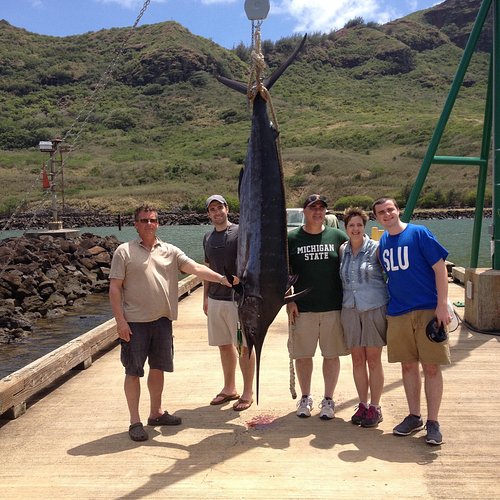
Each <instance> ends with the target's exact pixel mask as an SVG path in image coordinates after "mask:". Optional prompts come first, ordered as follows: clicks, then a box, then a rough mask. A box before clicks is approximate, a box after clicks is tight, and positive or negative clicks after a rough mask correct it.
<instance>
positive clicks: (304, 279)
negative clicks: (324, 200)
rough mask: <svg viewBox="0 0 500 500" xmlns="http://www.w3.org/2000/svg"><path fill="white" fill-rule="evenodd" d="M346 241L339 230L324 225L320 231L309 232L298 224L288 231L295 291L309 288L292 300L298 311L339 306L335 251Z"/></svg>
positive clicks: (339, 296)
mask: <svg viewBox="0 0 500 500" xmlns="http://www.w3.org/2000/svg"><path fill="white" fill-rule="evenodd" d="M345 241H347V236H346V235H345V234H344V233H343V232H342V231H340V230H339V229H334V228H331V227H326V228H325V229H324V231H323V232H322V233H320V234H309V233H306V232H305V231H304V229H303V228H302V227H299V228H298V229H294V230H293V231H290V232H289V233H288V258H289V263H290V273H291V274H296V275H298V280H297V282H296V283H295V285H294V291H295V293H297V292H300V291H301V290H305V289H306V288H309V287H311V288H312V289H311V291H310V292H309V293H308V294H307V295H305V296H304V297H301V298H299V299H298V300H296V304H297V307H298V308H299V311H300V312H323V311H339V310H340V309H342V281H341V280H340V273H339V268H340V259H339V254H338V250H339V248H340V245H342V243H344V242H345Z"/></svg>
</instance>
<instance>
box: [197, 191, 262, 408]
mask: <svg viewBox="0 0 500 500" xmlns="http://www.w3.org/2000/svg"><path fill="white" fill-rule="evenodd" d="M206 207H207V212H208V217H209V218H210V221H211V222H212V224H213V225H214V229H213V230H212V231H211V232H209V233H207V234H205V236H204V238H203V249H204V252H205V264H206V265H207V266H209V267H210V268H211V269H213V270H217V272H220V273H221V274H230V275H236V258H237V253H238V225H237V224H232V223H231V222H229V220H228V213H229V207H228V204H227V202H226V200H225V199H224V198H223V197H222V196H220V195H217V194H216V195H213V196H210V197H209V198H208V199H207V202H206ZM225 288H226V290H224V289H225ZM203 292H204V296H203V311H204V312H205V314H206V315H207V328H208V344H209V345H212V346H218V347H219V351H220V359H221V364H222V372H223V376H224V386H223V388H222V390H221V391H220V392H219V393H218V394H217V396H215V398H213V399H212V401H211V402H210V404H211V405H220V404H224V403H226V402H228V401H232V400H237V401H236V402H235V403H234V404H233V409H234V410H235V411H242V410H246V409H248V408H250V406H251V405H252V402H253V378H254V372H255V353H254V352H253V351H252V354H251V356H250V357H248V350H247V347H246V341H245V337H244V336H241V345H240V347H241V356H240V368H241V373H242V375H243V392H242V394H241V396H240V395H239V394H238V392H237V390H236V364H237V361H238V350H237V346H238V342H239V339H238V336H237V331H238V308H237V306H236V304H235V302H234V301H233V294H232V290H230V289H229V288H227V287H225V286H222V285H219V284H217V283H210V282H208V281H207V282H205V283H204V291H203ZM228 292H229V293H228Z"/></svg>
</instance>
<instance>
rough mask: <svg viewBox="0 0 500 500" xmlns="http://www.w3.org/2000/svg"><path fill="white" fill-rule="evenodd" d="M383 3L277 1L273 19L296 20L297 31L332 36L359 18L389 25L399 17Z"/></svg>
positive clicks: (359, 0)
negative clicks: (284, 16) (389, 22)
mask: <svg viewBox="0 0 500 500" xmlns="http://www.w3.org/2000/svg"><path fill="white" fill-rule="evenodd" d="M388 3H389V2H387V1H383V0H335V1H332V0H276V1H275V2H273V5H272V10H271V12H272V13H273V15H276V14H279V15H286V16H288V17H289V18H292V19H294V20H295V28H294V31H297V32H304V31H308V32H315V31H320V32H329V31H332V30H334V29H339V28H342V27H343V26H344V25H345V23H346V22H347V21H349V20H351V19H353V18H355V17H362V18H363V19H364V20H365V21H376V22H379V23H385V22H387V21H389V20H391V19H394V18H395V17H396V11H395V10H394V9H393V8H391V7H390V6H389V7H388V6H387V4H388Z"/></svg>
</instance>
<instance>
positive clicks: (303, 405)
mask: <svg viewBox="0 0 500 500" xmlns="http://www.w3.org/2000/svg"><path fill="white" fill-rule="evenodd" d="M312 406H313V400H312V398H311V396H304V397H303V398H301V399H300V401H299V402H298V403H297V416H298V417H302V418H307V417H310V416H311V409H312Z"/></svg>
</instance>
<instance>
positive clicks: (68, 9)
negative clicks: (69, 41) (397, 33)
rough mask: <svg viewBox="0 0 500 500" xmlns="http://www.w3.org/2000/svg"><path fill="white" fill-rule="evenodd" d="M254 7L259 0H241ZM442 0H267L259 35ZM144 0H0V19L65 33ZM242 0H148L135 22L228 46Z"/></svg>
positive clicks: (378, 16) (110, 19) (401, 12)
mask: <svg viewBox="0 0 500 500" xmlns="http://www.w3.org/2000/svg"><path fill="white" fill-rule="evenodd" d="M246 1H247V2H250V5H252V6H254V5H255V4H257V5H258V4H259V2H262V1H265V0H246ZM441 1H442V0H271V2H270V10H269V13H268V15H267V17H266V18H265V19H264V21H263V23H262V26H261V36H262V39H263V40H273V41H276V40H279V39H280V38H283V37H286V36H290V35H294V34H303V33H306V32H307V33H314V32H324V33H329V32H330V31H332V30H334V29H338V28H342V27H343V26H344V24H345V23H346V22H347V21H349V20H350V19H353V18H355V17H362V18H363V19H364V20H365V21H376V22H379V23H381V24H382V23H386V22H388V21H390V20H393V19H398V18H400V17H403V16H405V15H407V14H409V13H411V12H415V11H417V10H422V9H427V8H429V7H432V6H433V5H437V4H439V3H441ZM144 3H145V1H144V0H0V19H5V20H6V21H8V22H9V23H10V24H12V25H13V26H16V27H18V28H24V29H26V30H28V31H31V32H33V33H38V34H43V35H54V36H67V35H77V34H82V33H87V32H89V31H99V30H101V29H108V28H121V27H126V26H133V25H134V23H135V21H136V19H137V17H138V15H139V12H140V11H141V8H142V7H143V5H144ZM244 7H245V0H151V2H150V4H149V6H148V8H147V9H146V11H145V13H144V15H143V17H142V18H141V21H140V23H139V26H141V25H144V24H154V23H159V22H163V21H177V22H178V23H180V24H182V25H183V26H184V27H186V28H187V29H188V30H189V31H191V33H193V34H195V35H200V36H202V37H204V38H209V39H211V40H213V41H214V42H215V43H217V44H219V45H222V46H223V47H226V48H228V49H230V48H233V47H235V46H237V45H238V44H239V43H240V42H243V43H244V44H245V45H250V43H251V27H252V22H251V21H250V20H249V19H248V17H247V15H246V13H245V8H244Z"/></svg>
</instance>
